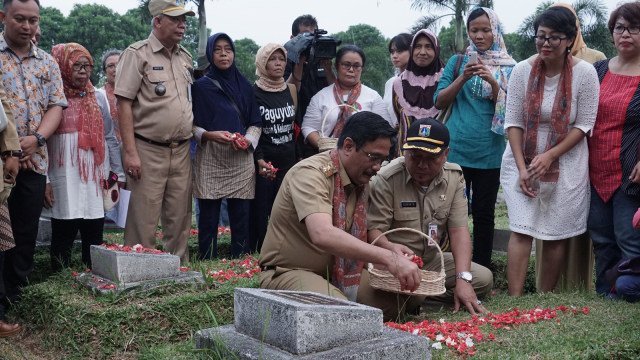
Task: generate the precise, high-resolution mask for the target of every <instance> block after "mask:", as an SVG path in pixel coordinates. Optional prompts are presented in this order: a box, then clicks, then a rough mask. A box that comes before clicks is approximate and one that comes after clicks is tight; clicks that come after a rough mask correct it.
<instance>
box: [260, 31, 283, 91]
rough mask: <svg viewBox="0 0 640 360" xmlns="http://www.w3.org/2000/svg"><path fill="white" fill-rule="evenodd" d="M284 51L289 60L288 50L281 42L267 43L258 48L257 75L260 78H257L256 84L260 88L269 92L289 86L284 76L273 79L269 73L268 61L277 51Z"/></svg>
mask: <svg viewBox="0 0 640 360" xmlns="http://www.w3.org/2000/svg"><path fill="white" fill-rule="evenodd" d="M278 50H280V51H282V54H283V55H284V60H285V62H286V61H287V50H285V48H284V46H282V45H280V44H273V43H270V44H267V45H265V46H263V47H261V48H260V50H258V53H257V54H256V75H257V76H258V80H256V86H258V87H259V88H260V89H262V90H264V91H268V92H280V91H283V90H284V89H286V88H287V84H285V82H284V78H283V77H282V76H280V77H278V78H277V79H273V78H271V77H269V74H268V73H267V62H269V58H270V57H271V55H273V53H274V52H276V51H278Z"/></svg>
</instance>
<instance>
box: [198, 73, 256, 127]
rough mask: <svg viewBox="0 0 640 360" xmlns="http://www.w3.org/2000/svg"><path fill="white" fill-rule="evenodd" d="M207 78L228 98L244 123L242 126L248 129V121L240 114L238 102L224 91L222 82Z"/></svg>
mask: <svg viewBox="0 0 640 360" xmlns="http://www.w3.org/2000/svg"><path fill="white" fill-rule="evenodd" d="M205 77H206V78H207V79H209V80H211V82H212V83H213V85H215V86H216V87H217V88H218V89H220V91H221V92H222V94H223V95H224V97H225V98H227V101H228V102H229V104H231V106H233V108H234V109H235V110H236V111H237V112H238V116H240V121H242V125H243V126H244V128H245V129H246V128H247V125H248V124H247V120H246V119H245V118H244V116H243V115H242V113H241V112H240V109H239V108H238V105H236V102H235V101H233V99H232V98H231V96H229V94H227V92H226V91H224V89H223V88H222V86H221V85H220V82H219V81H218V80H215V79H212V78H210V77H208V76H206V75H205Z"/></svg>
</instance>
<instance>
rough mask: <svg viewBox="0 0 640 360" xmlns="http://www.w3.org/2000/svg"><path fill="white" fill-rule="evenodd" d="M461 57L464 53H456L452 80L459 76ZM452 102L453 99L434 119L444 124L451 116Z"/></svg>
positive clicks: (462, 57)
mask: <svg viewBox="0 0 640 360" xmlns="http://www.w3.org/2000/svg"><path fill="white" fill-rule="evenodd" d="M462 59H464V55H462V54H458V57H457V58H456V66H455V67H454V68H453V80H455V79H457V78H458V76H460V67H461V66H462ZM451 82H453V81H451ZM454 102H455V100H454V101H452V102H451V104H449V106H447V108H446V109H444V111H440V113H439V114H438V116H436V120H438V121H440V122H441V123H443V124H446V123H447V120H449V118H450V117H451V110H452V109H453V103H454Z"/></svg>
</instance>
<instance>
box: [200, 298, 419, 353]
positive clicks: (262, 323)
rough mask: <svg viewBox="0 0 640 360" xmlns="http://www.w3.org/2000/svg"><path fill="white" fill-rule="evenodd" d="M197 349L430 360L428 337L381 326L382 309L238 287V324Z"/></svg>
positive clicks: (209, 334)
mask: <svg viewBox="0 0 640 360" xmlns="http://www.w3.org/2000/svg"><path fill="white" fill-rule="evenodd" d="M196 347H197V348H200V349H206V348H209V349H216V351H217V352H223V353H225V354H226V355H229V356H236V357H238V358H240V359H353V360H355V359H403V360H411V359H431V354H430V352H429V339H427V338H425V337H422V336H417V335H412V334H409V333H407V332H404V331H400V330H396V329H392V328H389V327H386V326H383V324H382V311H381V310H380V309H376V308H373V307H369V306H366V305H362V304H358V303H355V302H351V301H347V300H341V299H336V298H332V297H329V296H326V295H322V294H317V293H313V292H308V291H280V290H266V289H244V288H236V289H235V294H234V324H233V325H226V326H221V327H214V328H210V329H205V330H201V331H198V332H197V333H196Z"/></svg>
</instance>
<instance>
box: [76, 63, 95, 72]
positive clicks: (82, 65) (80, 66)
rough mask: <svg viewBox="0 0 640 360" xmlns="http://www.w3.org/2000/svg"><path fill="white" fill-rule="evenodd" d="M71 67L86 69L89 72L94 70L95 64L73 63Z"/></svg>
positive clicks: (77, 69)
mask: <svg viewBox="0 0 640 360" xmlns="http://www.w3.org/2000/svg"><path fill="white" fill-rule="evenodd" d="M71 68H72V69H73V71H81V70H83V69H84V70H86V71H87V72H89V73H90V72H93V65H91V64H73V65H71Z"/></svg>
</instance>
